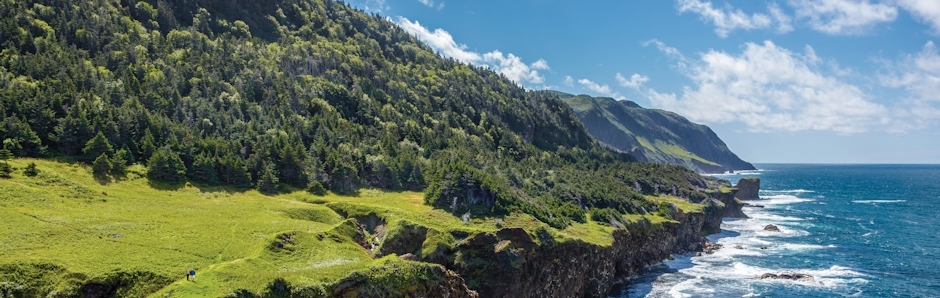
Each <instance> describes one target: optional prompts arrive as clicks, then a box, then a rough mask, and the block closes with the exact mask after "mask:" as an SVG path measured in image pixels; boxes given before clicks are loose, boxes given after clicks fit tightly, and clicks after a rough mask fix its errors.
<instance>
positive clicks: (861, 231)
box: [613, 164, 940, 297]
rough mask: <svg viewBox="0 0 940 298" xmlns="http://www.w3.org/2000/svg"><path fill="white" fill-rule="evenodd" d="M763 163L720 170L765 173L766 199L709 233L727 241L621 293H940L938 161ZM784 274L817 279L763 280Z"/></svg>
mask: <svg viewBox="0 0 940 298" xmlns="http://www.w3.org/2000/svg"><path fill="white" fill-rule="evenodd" d="M755 166H756V167H758V168H759V169H761V170H759V171H754V172H747V173H738V174H732V175H717V177H719V178H721V179H725V180H729V181H731V182H732V183H736V182H737V180H738V179H740V178H742V177H747V176H757V177H760V178H761V191H760V197H761V199H760V200H756V201H748V202H749V203H751V204H756V205H763V206H765V208H744V212H745V213H746V214H747V215H748V216H750V217H751V218H749V219H729V218H726V219H725V220H724V222H723V223H722V225H721V228H722V231H721V233H720V234H715V235H711V236H708V239H709V240H711V241H712V242H716V243H719V244H722V245H723V246H724V247H723V248H722V249H720V250H718V251H717V252H715V253H714V254H711V255H707V254H706V255H703V256H701V257H696V256H694V254H686V255H678V256H674V258H673V260H669V261H666V262H664V263H662V264H658V265H655V266H651V267H650V268H648V269H647V270H646V271H644V272H643V273H642V274H640V275H639V276H637V277H635V278H633V279H632V280H631V281H630V282H629V284H628V285H627V286H626V287H625V289H624V290H622V291H621V292H620V293H618V294H617V295H615V296H613V297H940V165H791V164H762V165H755ZM768 224H774V225H776V226H778V227H779V228H780V230H781V232H769V231H764V226H766V225H768ZM736 246H740V247H741V249H737V248H735V247H736ZM762 247H766V249H761V248H762ZM784 272H792V273H803V274H809V275H812V276H813V278H812V279H811V280H801V281H793V280H777V279H760V278H759V277H760V276H761V275H762V274H764V273H775V274H779V273H784Z"/></svg>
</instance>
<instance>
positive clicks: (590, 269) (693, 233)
mask: <svg viewBox="0 0 940 298" xmlns="http://www.w3.org/2000/svg"><path fill="white" fill-rule="evenodd" d="M672 212H673V217H674V220H673V221H666V222H663V223H657V224H652V223H650V222H649V221H645V220H640V221H638V222H635V223H633V224H631V225H629V226H628V227H627V228H626V229H617V230H615V231H614V233H613V242H612V243H611V244H610V245H609V246H602V245H596V244H591V243H586V242H582V241H564V242H556V241H555V240H554V239H553V238H552V237H551V236H550V235H548V234H547V233H545V232H544V230H543V232H541V233H540V232H536V233H535V234H534V235H533V234H530V233H528V232H526V231H525V230H523V229H503V230H499V231H497V232H495V233H483V234H478V235H475V236H472V237H470V238H468V239H467V240H466V241H464V242H463V243H461V244H459V245H457V246H456V247H455V251H454V255H455V256H456V257H455V259H454V261H453V262H450V263H448V264H447V265H446V266H447V267H449V268H452V269H453V270H455V271H456V272H458V273H460V275H461V276H463V277H464V278H465V279H467V280H468V283H469V286H470V288H473V289H475V290H476V291H478V292H479V294H480V296H481V297H606V296H607V294H608V293H609V292H610V289H611V288H612V287H613V286H614V285H616V284H618V283H620V282H622V281H623V280H625V279H626V278H628V277H631V276H633V275H635V274H637V273H638V272H640V271H642V270H643V269H644V268H645V267H646V266H648V265H651V264H655V263H659V262H661V261H663V260H665V259H667V258H669V256H670V255H671V254H675V253H683V252H689V251H699V250H701V249H702V248H703V247H704V244H705V238H704V236H702V235H705V234H711V233H716V232H718V231H719V228H718V225H720V223H721V211H720V205H718V204H708V205H707V206H706V207H705V208H704V209H703V210H702V211H701V212H683V211H682V210H681V209H679V208H673V210H672Z"/></svg>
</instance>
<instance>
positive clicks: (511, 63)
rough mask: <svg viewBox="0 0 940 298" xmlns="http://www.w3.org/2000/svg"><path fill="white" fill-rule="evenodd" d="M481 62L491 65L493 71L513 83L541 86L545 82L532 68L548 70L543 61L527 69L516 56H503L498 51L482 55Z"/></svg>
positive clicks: (546, 64)
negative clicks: (528, 83)
mask: <svg viewBox="0 0 940 298" xmlns="http://www.w3.org/2000/svg"><path fill="white" fill-rule="evenodd" d="M483 61H484V62H486V63H488V65H491V66H492V67H493V68H494V71H496V72H498V73H501V74H503V75H504V76H506V78H508V79H510V80H512V81H514V82H523V81H525V82H530V83H535V84H541V83H542V82H544V81H545V78H544V77H542V76H541V75H539V72H538V71H537V70H535V69H533V68H536V69H548V63H547V62H545V60H541V59H540V60H539V61H536V62H535V63H533V66H532V67H529V66H528V65H526V64H525V62H522V59H520V58H519V57H517V56H516V55H513V54H509V55H506V56H504V55H503V53H502V52H500V51H499V50H496V51H492V52H489V53H486V54H483ZM540 62H541V63H540ZM539 67H544V68H539Z"/></svg>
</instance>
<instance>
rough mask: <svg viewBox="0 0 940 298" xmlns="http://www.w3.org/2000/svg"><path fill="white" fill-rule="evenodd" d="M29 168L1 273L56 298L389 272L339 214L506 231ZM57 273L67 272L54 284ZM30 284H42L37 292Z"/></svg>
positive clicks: (487, 223)
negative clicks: (193, 273) (124, 278)
mask: <svg viewBox="0 0 940 298" xmlns="http://www.w3.org/2000/svg"><path fill="white" fill-rule="evenodd" d="M29 162H35V163H36V164H37V165H38V167H39V169H40V170H41V171H42V174H40V176H37V177H25V176H23V175H22V171H21V170H18V171H17V172H16V173H15V174H14V177H13V178H12V179H0V218H3V220H2V221H0V267H2V266H7V267H5V268H8V270H0V282H9V281H12V282H17V283H20V284H26V285H29V284H30V283H33V284H32V286H34V287H44V288H45V290H44V291H46V292H48V291H52V290H58V291H63V290H66V289H67V287H76V286H80V285H81V284H85V283H88V282H94V281H99V282H102V281H104V280H107V279H108V278H113V277H114V276H115V275H118V274H120V273H122V272H123V273H134V272H138V273H143V274H137V275H135V276H136V277H135V278H134V279H135V281H136V282H137V286H136V287H133V288H132V289H130V290H129V291H127V292H124V294H126V295H128V296H141V295H143V294H150V293H154V292H156V293H155V294H154V295H152V296H174V297H204V296H221V295H225V294H227V293H231V292H233V291H235V290H237V289H247V290H249V291H253V292H258V291H260V290H262V289H263V288H264V287H265V286H266V285H267V284H268V283H269V282H271V281H272V280H274V279H275V278H284V279H286V280H287V281H288V282H290V283H292V284H295V285H316V284H329V283H333V282H335V281H337V280H339V279H341V278H343V277H345V276H348V275H349V274H350V273H351V272H353V271H364V270H365V271H368V270H370V268H375V267H376V266H378V267H381V266H383V264H385V263H386V262H389V261H391V260H388V259H387V258H386V259H381V260H379V259H375V258H374V257H373V256H372V253H371V252H370V251H369V250H367V249H365V248H363V246H361V245H359V244H357V243H356V242H355V241H353V240H352V238H351V235H352V234H354V231H353V232H352V233H351V232H349V229H351V228H350V227H351V225H349V224H348V222H346V220H345V219H344V218H343V217H342V216H340V215H339V214H338V213H337V212H335V211H334V210H340V211H342V212H343V213H345V214H348V215H349V216H364V215H367V214H370V213H371V214H375V215H377V216H379V217H381V218H383V219H385V220H386V221H387V222H388V223H389V225H388V226H389V228H388V229H389V230H390V231H389V232H387V233H388V234H391V233H393V232H394V231H392V230H394V228H395V226H396V224H400V223H405V222H410V223H416V224H419V225H423V226H425V227H429V228H431V229H434V230H436V231H443V232H445V233H442V235H447V234H449V233H447V232H452V231H455V230H461V231H464V232H467V233H468V234H474V233H479V232H488V231H495V230H497V229H498V228H497V226H496V224H495V223H494V220H493V219H473V220H471V221H470V222H469V223H464V222H463V221H462V220H461V219H460V218H458V217H455V216H453V215H451V214H450V213H448V212H446V211H443V210H439V209H432V208H431V207H430V206H427V205H425V204H423V194H421V193H414V192H401V193H389V192H381V191H375V190H366V191H363V192H362V193H360V195H359V196H356V197H343V196H335V195H328V196H323V197H316V196H312V195H309V194H306V193H305V192H292V193H287V194H283V195H278V196H273V197H272V196H265V195H262V194H259V193H257V192H255V191H246V192H238V191H231V190H226V189H222V188H209V189H200V188H198V187H194V186H191V185H187V186H184V187H179V188H176V189H167V188H166V187H155V186H154V185H150V184H149V183H148V182H147V180H146V179H144V178H141V176H142V173H143V168H141V167H139V166H135V167H132V169H131V172H130V173H129V174H128V175H127V177H125V178H123V179H121V180H120V181H104V180H101V179H96V178H94V177H92V175H91V174H90V169H89V168H88V167H87V166H81V165H77V164H68V163H60V162H53V161H45V160H31V159H18V160H14V161H12V162H11V164H12V165H13V166H14V167H16V168H18V169H22V168H24V167H25V166H26V164H27V163H29ZM648 217H649V218H650V219H652V220H651V221H653V222H658V221H662V218H656V217H655V216H648ZM501 227H523V228H526V229H527V230H529V231H533V230H536V229H541V228H545V229H548V230H549V231H550V232H551V233H552V234H553V235H555V237H556V238H558V240H561V241H569V240H576V241H585V242H590V243H594V244H597V245H610V243H611V241H612V238H611V232H612V231H613V228H611V227H609V226H606V225H601V224H597V223H592V222H588V223H586V224H576V225H574V226H572V227H569V228H567V229H565V230H560V231H559V230H555V229H552V228H549V227H548V226H547V225H545V224H543V223H541V222H539V221H537V220H535V219H534V218H532V217H531V216H528V215H512V216H509V217H507V218H504V219H503V221H502V224H501ZM288 232H297V233H296V235H295V236H293V237H292V241H293V242H294V243H293V245H287V246H286V247H285V248H283V249H278V248H274V247H273V246H272V243H273V242H274V241H275V240H276V239H277V238H276V237H277V236H278V235H280V234H283V233H288ZM428 239H430V240H428V241H427V242H426V243H425V250H433V247H434V245H436V244H437V243H431V242H433V241H438V242H441V244H444V245H453V243H452V242H454V241H453V239H452V238H450V237H428ZM394 261H395V262H399V261H397V260H394ZM42 264H46V265H42ZM49 265H55V266H58V267H55V268H56V269H55V270H56V271H55V273H53V271H51V269H48V268H49V267H51V266H49ZM190 267H192V268H196V269H197V270H198V275H197V277H198V280H197V281H196V282H187V281H185V279H184V272H185V270H186V269H187V268H190ZM9 268H17V269H16V270H10V269H9ZM39 268H47V269H39ZM373 271H374V270H373ZM29 276H43V278H44V279H43V280H41V281H35V280H33V281H31V280H30V277H29ZM168 283H169V284H170V285H169V286H166V285H167V284H168ZM164 286H165V287H164Z"/></svg>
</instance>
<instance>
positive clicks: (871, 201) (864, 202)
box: [852, 200, 907, 204]
mask: <svg viewBox="0 0 940 298" xmlns="http://www.w3.org/2000/svg"><path fill="white" fill-rule="evenodd" d="M904 202H907V200H852V203H856V204H887V203H904Z"/></svg>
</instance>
